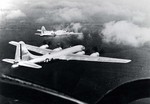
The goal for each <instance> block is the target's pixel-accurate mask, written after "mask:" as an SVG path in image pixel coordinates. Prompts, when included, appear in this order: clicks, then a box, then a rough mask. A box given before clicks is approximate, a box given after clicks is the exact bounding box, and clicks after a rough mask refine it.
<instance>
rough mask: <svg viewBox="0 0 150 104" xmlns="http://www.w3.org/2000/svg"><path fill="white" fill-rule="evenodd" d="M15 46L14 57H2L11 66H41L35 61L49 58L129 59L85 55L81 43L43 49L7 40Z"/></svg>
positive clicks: (122, 60) (85, 59)
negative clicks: (32, 52) (35, 53)
mask: <svg viewBox="0 0 150 104" xmlns="http://www.w3.org/2000/svg"><path fill="white" fill-rule="evenodd" d="M9 43H10V44H12V45H15V46H16V53H15V59H3V60H2V61H5V62H8V63H11V64H13V65H12V68H16V67H19V66H25V67H30V68H37V69H38V68H42V66H40V65H38V64H37V63H41V62H49V61H51V60H56V59H59V60H77V61H96V62H110V63H128V62H130V61H131V60H129V59H118V58H108V57H99V53H98V52H96V53H93V54H91V55H85V52H84V49H85V47H84V46H82V45H76V46H73V47H69V48H66V49H62V48H58V49H54V50H51V49H44V48H40V47H37V46H32V45H28V44H25V43H24V42H23V41H20V42H15V41H10V42H9ZM28 50H30V51H34V52H37V53H40V54H42V56H37V55H33V54H31V53H30V52H29V51H28Z"/></svg>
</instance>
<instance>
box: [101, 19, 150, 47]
mask: <svg viewBox="0 0 150 104" xmlns="http://www.w3.org/2000/svg"><path fill="white" fill-rule="evenodd" d="M102 34H103V35H104V38H103V41H104V42H107V43H116V44H123V45H129V46H134V47H138V46H143V45H144V44H145V43H146V42H150V28H146V27H139V26H138V25H135V24H133V23H131V22H128V21H118V22H114V21H113V22H109V23H106V24H105V25H104V29H103V30H102Z"/></svg>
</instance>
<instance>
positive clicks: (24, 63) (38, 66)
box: [19, 62, 42, 69]
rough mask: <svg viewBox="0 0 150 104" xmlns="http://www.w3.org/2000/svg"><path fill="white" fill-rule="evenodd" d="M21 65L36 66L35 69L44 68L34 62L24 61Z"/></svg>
mask: <svg viewBox="0 0 150 104" xmlns="http://www.w3.org/2000/svg"><path fill="white" fill-rule="evenodd" d="M19 65H20V66H25V67H29V68H35V69H40V68H42V66H40V65H37V64H34V63H30V62H23V63H19Z"/></svg>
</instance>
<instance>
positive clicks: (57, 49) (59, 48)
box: [53, 47, 62, 51]
mask: <svg viewBox="0 0 150 104" xmlns="http://www.w3.org/2000/svg"><path fill="white" fill-rule="evenodd" d="M61 50H62V48H61V47H58V48H55V49H53V51H61Z"/></svg>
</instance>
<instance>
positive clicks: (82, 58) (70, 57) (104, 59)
mask: <svg viewBox="0 0 150 104" xmlns="http://www.w3.org/2000/svg"><path fill="white" fill-rule="evenodd" d="M58 59H62V60H78V61H96V62H110V63H129V62H130V61H131V60H129V59H119V58H109V57H93V56H88V55H77V54H70V55H66V56H63V57H59V58H58Z"/></svg>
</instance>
